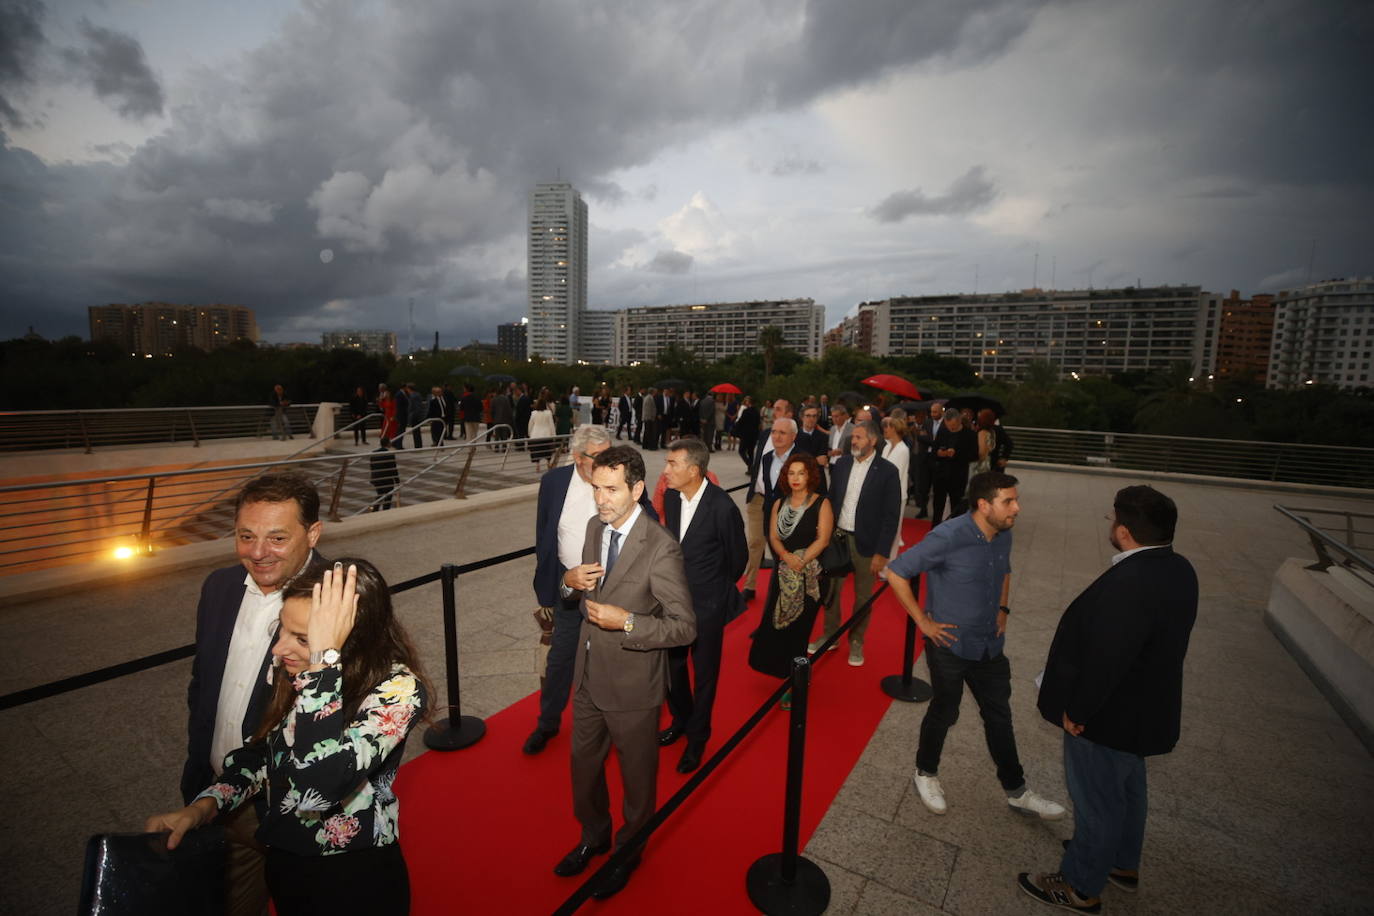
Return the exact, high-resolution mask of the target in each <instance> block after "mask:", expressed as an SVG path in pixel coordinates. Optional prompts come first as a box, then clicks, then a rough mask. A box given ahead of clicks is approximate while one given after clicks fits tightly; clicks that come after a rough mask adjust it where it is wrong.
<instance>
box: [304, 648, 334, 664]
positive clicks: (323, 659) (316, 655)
mask: <svg viewBox="0 0 1374 916" xmlns="http://www.w3.org/2000/svg"><path fill="white" fill-rule="evenodd" d="M338 663H339V650H338V649H325V650H324V651H323V652H311V653H310V664H312V665H337V664H338Z"/></svg>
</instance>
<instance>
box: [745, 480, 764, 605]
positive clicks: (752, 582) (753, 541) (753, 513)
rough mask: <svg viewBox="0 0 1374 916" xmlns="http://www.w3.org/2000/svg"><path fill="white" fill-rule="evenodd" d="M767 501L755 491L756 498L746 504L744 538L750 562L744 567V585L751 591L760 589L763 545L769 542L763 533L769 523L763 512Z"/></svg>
mask: <svg viewBox="0 0 1374 916" xmlns="http://www.w3.org/2000/svg"><path fill="white" fill-rule="evenodd" d="M766 502H767V500H766V499H764V498H763V497H762V496H760V495H759V494H757V493H755V494H754V498H753V499H751V500H749V501H748V502H747V503H745V504H744V540H745V543H746V544H747V545H748V548H749V563H748V564H747V565H746V566H745V567H744V587H745V588H747V589H749V590H751V591H757V590H758V584H759V566H760V565H761V564H762V563H763V547H764V544H766V543H767V538H766V537H764V534H763V531H764V526H766V525H767V524H768V519H767V518H765V517H764V514H763V513H764V508H763V506H764V503H766Z"/></svg>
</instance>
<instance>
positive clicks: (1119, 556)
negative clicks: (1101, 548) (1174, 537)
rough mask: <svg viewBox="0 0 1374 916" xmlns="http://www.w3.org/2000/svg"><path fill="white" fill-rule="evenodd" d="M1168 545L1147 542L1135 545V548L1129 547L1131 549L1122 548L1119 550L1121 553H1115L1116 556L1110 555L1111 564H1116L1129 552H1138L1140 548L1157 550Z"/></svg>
mask: <svg viewBox="0 0 1374 916" xmlns="http://www.w3.org/2000/svg"><path fill="white" fill-rule="evenodd" d="M1168 546H1169V545H1168V544H1147V545H1145V546H1144V547H1135V548H1133V549H1131V550H1123V551H1121V553H1119V554H1117V555H1116V556H1114V557H1112V565H1113V566H1115V565H1116V564H1118V563H1120V562H1121V561H1122V560H1124V559H1126V558H1127V557H1129V556H1130V555H1131V554H1136V553H1140V552H1141V551H1142V550H1158V549H1159V548H1161V547H1168Z"/></svg>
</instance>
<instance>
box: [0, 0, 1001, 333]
mask: <svg viewBox="0 0 1374 916" xmlns="http://www.w3.org/2000/svg"><path fill="white" fill-rule="evenodd" d="M906 6H907V4H886V5H883V6H880V7H875V8H873V9H872V10H870V11H868V12H866V13H865V12H864V11H863V10H864V5H863V4H860V5H859V6H858V7H855V6H853V5H852V4H845V3H833V4H829V3H808V4H804V5H803V4H800V3H796V2H791V3H789V2H781V3H773V4H764V5H752V4H748V5H741V4H737V3H734V2H731V0H705V2H699V3H695V4H691V5H685V4H664V5H659V4H645V3H640V2H631V0H602V2H596V3H589V4H582V5H578V6H557V12H558V14H557V15H553V14H552V11H553V7H551V6H550V5H549V4H547V3H544V2H540V0H515V2H512V0H469V2H466V3H463V4H450V3H444V2H437V0H435V2H423V0H417V2H410V3H402V4H399V5H398V6H396V7H386V8H381V7H373V6H362V5H356V4H350V3H333V2H319V3H313V4H309V5H306V6H303V7H301V8H300V9H298V10H297V11H296V12H295V13H294V14H293V15H292V16H291V17H289V18H288V19H287V20H286V23H285V25H284V26H283V32H282V34H281V36H280V37H279V38H278V39H276V40H274V41H272V42H269V43H268V44H266V45H264V46H263V47H261V48H258V49H257V50H255V51H253V52H251V53H249V54H247V55H244V56H243V57H242V59H241V60H239V61H234V62H220V63H217V64H216V65H215V66H212V67H206V68H204V69H201V70H198V71H195V72H194V73H193V75H192V77H191V78H190V82H189V83H188V84H187V85H185V86H180V87H178V95H177V98H178V104H176V105H175V106H173V107H172V108H171V109H170V119H171V122H170V126H169V127H168V128H167V129H166V130H165V131H164V132H163V133H161V134H159V135H158V136H156V137H154V138H153V139H151V140H149V141H147V142H146V143H144V144H143V145H142V146H141V147H140V148H139V149H137V150H136V151H135V152H134V153H133V154H132V155H130V156H129V157H128V158H127V164H105V165H101V166H99V167H96V166H73V167H62V168H46V167H43V166H42V165H41V164H39V165H37V166H35V167H36V168H38V169H40V170H41V171H42V172H43V175H42V182H40V184H41V186H42V187H43V188H44V191H43V194H44V201H45V204H44V207H41V208H37V209H34V210H33V211H31V213H30V218H31V220H32V221H34V222H35V223H38V224H41V225H40V226H38V227H37V231H36V233H35V234H36V236H37V237H40V238H42V237H51V238H55V239H64V238H66V239H70V240H71V243H70V254H71V255H72V256H71V257H69V258H65V259H59V260H65V263H63V266H62V269H63V271H64V277H65V278H67V281H66V282H64V283H62V284H55V285H54V286H53V288H59V287H61V288H64V289H67V290H68V293H67V294H66V295H65V296H63V297H59V296H57V295H56V294H51V293H45V294H43V295H42V296H41V299H42V302H41V304H42V305H44V306H47V307H52V308H55V309H58V310H60V311H61V312H63V313H65V317H60V318H57V320H55V321H54V323H55V324H60V325H61V328H60V330H62V331H68V332H71V331H84V310H85V306H87V305H89V304H92V303H94V302H100V301H142V300H145V299H167V300H172V301H188V302H197V301H199V302H205V301H224V302H240V303H244V304H247V305H251V306H253V307H255V308H256V309H257V310H258V314H259V322H260V324H261V325H262V327H263V328H264V329H265V330H266V331H267V332H268V333H269V334H271V333H272V332H273V331H274V330H275V329H278V328H286V327H292V326H297V325H308V324H311V323H312V322H311V321H310V320H307V318H308V317H309V316H311V315H313V314H314V313H315V312H316V310H317V309H319V308H320V307H321V306H322V305H323V304H324V303H327V302H344V301H346V302H348V303H351V304H352V305H350V306H349V308H350V309H352V310H353V311H350V312H349V314H350V315H351V316H353V317H356V315H357V311H358V310H362V311H363V312H364V313H366V314H370V315H372V321H373V323H376V324H380V325H383V326H387V325H389V324H394V323H395V322H394V317H395V314H396V311H397V309H396V304H397V303H398V302H400V303H403V302H405V301H406V300H407V299H409V298H411V297H414V298H415V299H416V300H417V307H416V314H417V321H418V320H419V316H420V314H421V311H422V307H421V304H423V309H424V310H428V314H431V315H433V316H436V320H438V316H443V317H444V320H446V321H451V322H452V324H451V325H446V326H445V328H444V330H445V334H446V335H449V334H452V335H453V336H454V337H456V338H457V339H462V340H466V339H467V338H470V337H472V336H483V337H486V336H490V334H489V330H490V328H489V325H490V324H491V323H492V322H494V321H496V320H510V317H511V316H512V314H514V315H517V316H518V315H519V314H522V313H523V311H524V292H523V289H519V288H515V287H513V286H512V285H511V284H510V282H509V277H510V271H511V270H512V269H514V265H512V264H511V258H510V256H509V253H510V252H511V251H512V250H519V252H520V253H519V262H520V264H521V266H523V245H522V244H521V240H522V239H523V225H522V224H523V220H524V217H525V207H526V201H525V196H526V193H527V191H528V189H529V187H530V185H531V184H532V183H534V182H536V181H546V180H550V179H552V178H553V177H554V175H555V174H557V173H559V172H560V171H561V174H562V176H563V177H564V178H565V179H567V180H571V181H573V182H574V184H576V185H577V186H578V187H580V188H581V189H582V190H583V191H584V192H585V193H586V194H587V196H588V198H590V199H592V200H593V202H594V204H595V205H598V206H608V205H614V204H615V203H617V202H619V201H622V200H624V199H625V194H626V192H625V191H624V190H623V189H622V188H620V187H619V186H618V185H616V184H614V182H613V181H611V180H610V179H609V178H607V176H608V175H609V174H610V173H612V172H614V171H615V170H617V169H621V168H626V167H629V166H634V165H637V164H643V163H645V162H647V161H649V160H651V159H652V158H653V157H655V156H656V155H658V153H659V152H660V151H662V150H664V149H665V148H668V147H671V146H673V145H677V144H681V143H683V142H687V141H690V140H695V139H699V138H700V137H702V136H703V135H705V134H706V133H707V132H709V131H710V130H712V129H714V128H716V127H719V126H722V125H728V124H731V123H733V122H735V121H738V120H739V119H741V118H745V117H749V116H752V115H754V114H757V113H761V112H770V111H774V110H777V109H779V108H781V107H786V106H795V105H800V104H803V103H805V102H807V101H809V100H811V99H814V98H815V97H816V95H817V94H818V93H821V92H824V91H827V90H829V89H832V88H835V87H836V86H842V85H852V84H854V83H856V82H858V81H861V80H863V79H865V78H868V77H871V76H874V75H877V74H880V73H882V72H885V71H887V70H889V69H891V68H894V67H898V66H901V65H903V64H906V63H911V62H914V61H918V60H921V59H923V58H927V57H930V56H932V55H936V54H942V53H943V54H949V55H956V54H958V53H960V52H959V48H960V46H961V43H971V44H972V45H979V46H980V48H981V46H982V44H985V42H983V41H982V40H981V39H979V40H978V41H974V40H973V39H971V38H970V36H969V34H967V32H968V30H969V29H970V28H971V26H972V24H973V23H975V22H977V21H979V19H980V17H984V16H989V15H991V16H993V17H994V18H998V19H999V24H998V25H997V26H996V28H997V29H998V30H999V32H1000V31H1004V30H1005V28H1006V26H1005V25H1003V24H1000V17H999V16H998V15H997V13H996V11H997V10H1002V9H1005V8H1009V5H1008V4H1004V3H989V4H983V5H982V6H977V7H974V8H973V9H972V10H971V11H970V12H968V13H967V14H961V13H957V12H956V13H951V12H948V11H944V4H942V3H937V2H934V0H930V2H928V3H926V4H924V8H925V9H926V10H927V12H929V13H930V23H929V25H928V26H927V27H925V28H921V29H918V28H917V26H916V23H915V20H914V19H913V16H912V14H911V13H910V12H906V11H905V8H906ZM913 8H915V7H913ZM837 10H843V11H847V12H845V13H844V15H843V16H840V15H838V14H837V12H836V11H837ZM989 11H992V12H989ZM894 16H895V17H897V18H898V19H899V20H900V21H901V23H902V26H901V29H900V30H899V35H904V36H906V37H908V38H909V37H911V36H913V35H914V34H915V33H916V32H918V31H919V32H920V33H921V35H920V40H919V41H911V42H907V41H904V40H891V35H890V33H891V27H892V22H891V21H890V20H891V19H892V17H894ZM841 20H843V21H844V30H843V33H842V34H832V32H831V29H832V28H833V27H835V26H837V25H838V24H839V22H840V21H841ZM975 31H976V30H975ZM84 34H85V36H86V38H87V41H88V44H87V45H86V46H85V47H83V48H82V49H80V50H79V51H77V50H72V51H70V52H68V53H67V54H66V55H65V60H66V61H67V62H68V63H69V64H72V65H76V66H78V67H79V68H80V70H81V72H82V73H83V74H85V75H86V77H87V78H88V79H89V81H90V83H91V85H93V86H94V87H95V88H96V90H97V92H99V93H101V95H102V97H105V98H107V99H109V100H111V101H112V102H113V103H115V104H116V105H117V106H118V107H119V108H120V110H121V111H122V112H123V113H125V114H127V115H131V116H137V115H140V114H149V113H156V112H158V111H160V110H162V108H163V107H164V101H163V97H162V92H161V87H160V86H159V84H158V82H157V80H156V78H155V77H153V73H152V68H151V67H150V66H149V64H148V62H147V61H146V60H145V59H144V57H143V55H142V51H141V49H140V48H139V46H138V44H137V43H136V42H135V41H133V40H132V39H131V38H129V37H128V36H124V35H120V34H119V33H116V32H112V31H110V30H108V29H103V28H100V27H99V26H95V25H89V24H88V25H87V26H86V27H85V33H84ZM846 41H855V42H857V43H858V47H859V48H860V49H862V50H863V53H862V54H848V55H847V54H844V53H841V50H842V47H843V44H844V43H845V42H846ZM1000 41H1001V39H998V41H995V42H993V44H994V45H996V44H998V43H1000ZM819 52H823V54H824V59H823V60H814V61H808V62H807V63H806V65H805V66H802V65H801V64H799V61H801V60H803V59H805V58H806V56H807V55H808V54H812V53H819ZM971 53H975V54H982V53H986V51H985V49H984V50H977V51H976V52H971ZM832 68H833V70H834V72H831V69H832ZM182 100H185V102H186V103H185V104H182ZM9 152H10V153H11V154H17V153H18V152H19V151H15V150H10V151H9ZM31 165H32V164H31ZM652 193H653V192H652V191H649V192H636V194H637V196H640V197H644V196H651V195H652ZM30 228H31V229H32V228H34V227H30ZM6 236H9V237H12V238H13V239H15V240H16V244H17V245H18V252H25V251H26V250H28V249H31V248H32V242H30V241H27V240H26V239H25V233H24V232H22V231H19V227H17V226H15V225H7V226H5V227H4V228H3V229H0V238H3V237H6ZM323 248H330V249H331V250H332V251H333V252H334V255H335V256H334V258H333V259H332V260H331V261H329V262H328V263H324V262H323V261H321V259H320V257H319V253H320V251H321V249H323ZM503 252H504V253H505V254H504V256H502V257H500V259H499V260H498V261H497V262H491V261H489V260H487V259H488V258H490V256H491V255H492V254H493V253H496V254H501V253H503ZM30 253H31V252H30ZM593 254H594V255H595V254H596V252H595V251H594V252H593ZM16 256H17V257H19V258H21V259H22V260H24V262H25V265H26V266H25V269H24V270H23V271H21V274H22V276H19V277H16V276H15V275H14V274H10V275H9V277H8V279H7V280H5V281H0V300H3V301H7V302H10V303H16V304H19V305H22V304H24V302H23V297H16V296H14V295H12V294H13V293H14V292H15V291H16V287H23V288H25V289H28V290H29V291H30V295H32V296H37V295H38V293H37V292H35V291H38V290H43V289H45V287H44V284H43V279H42V278H43V275H44V272H45V271H47V270H56V269H57V267H56V265H55V264H54V261H53V259H52V258H51V257H47V256H39V257H24V255H23V254H17V255H16ZM684 257H685V256H684V255H678V254H676V253H671V252H670V253H668V255H667V256H666V257H665V258H662V259H655V260H654V261H653V262H652V263H653V265H654V267H653V269H655V270H668V271H670V272H672V273H678V272H681V271H682V270H685V269H686V267H687V266H688V265H686V264H684V262H683V258H684ZM670 275H671V274H670ZM25 278H27V279H25ZM474 283H476V284H477V286H474ZM26 284H27V285H26ZM34 304H35V305H38V304H40V303H36V302H35V303H34ZM10 324H11V326H13V325H15V324H17V321H16V319H15V318H14V317H11V318H10ZM12 330H13V328H12V327H11V332H12ZM57 330H59V329H57V328H54V329H52V330H50V331H48V333H52V332H54V331H57Z"/></svg>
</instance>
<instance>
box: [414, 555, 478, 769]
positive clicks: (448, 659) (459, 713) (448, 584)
mask: <svg viewBox="0 0 1374 916" xmlns="http://www.w3.org/2000/svg"><path fill="white" fill-rule="evenodd" d="M439 581H440V583H441V588H442V589H443V596H444V674H445V676H446V677H447V679H448V708H449V717H448V718H447V719H444V720H442V721H440V722H438V723H437V724H435V725H431V726H430V727H429V728H428V729H427V730H426V731H425V747H427V748H429V749H430V750H434V751H457V750H461V749H462V748H465V747H470V746H471V745H474V744H476V743H477V742H478V741H480V740H482V736H483V735H485V734H486V733H487V724H486V723H485V722H483V721H482V720H481V719H479V718H477V717H476V716H465V715H463V706H462V695H461V692H460V690H459V682H458V600H457V595H456V591H457V587H458V585H457V583H458V568H457V567H456V566H454V565H453V564H452V563H445V564H444V565H443V566H442V567H441V568H440V570H439Z"/></svg>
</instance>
